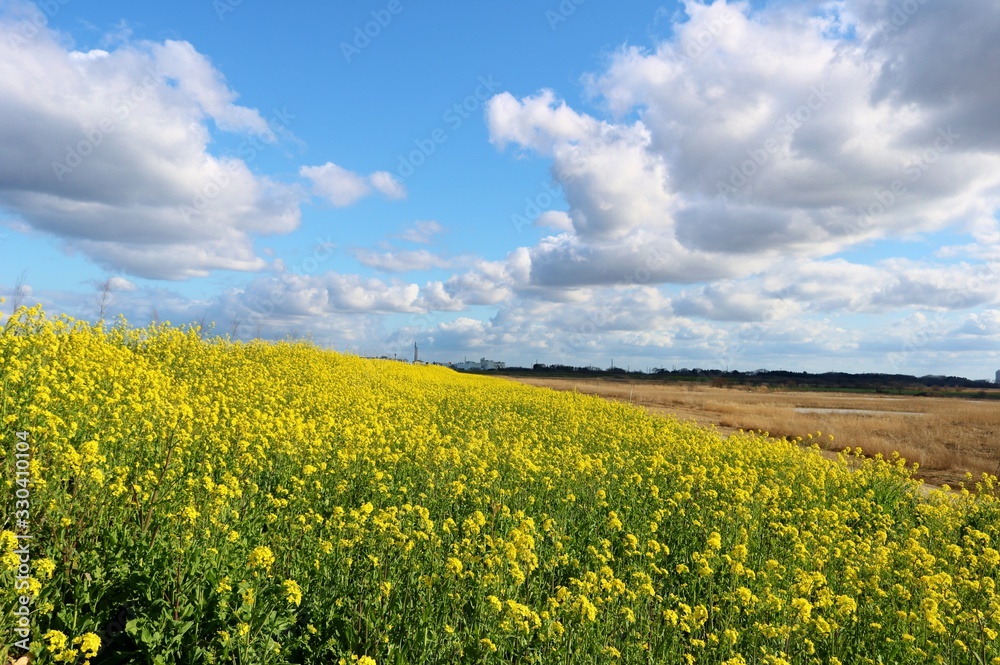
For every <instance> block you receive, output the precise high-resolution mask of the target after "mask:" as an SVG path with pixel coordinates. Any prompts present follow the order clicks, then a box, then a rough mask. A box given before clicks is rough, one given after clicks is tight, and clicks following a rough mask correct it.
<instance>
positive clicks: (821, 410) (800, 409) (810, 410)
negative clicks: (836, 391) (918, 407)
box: [795, 407, 927, 416]
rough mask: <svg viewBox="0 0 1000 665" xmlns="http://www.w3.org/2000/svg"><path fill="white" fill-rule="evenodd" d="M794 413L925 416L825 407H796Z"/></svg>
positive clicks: (909, 413) (908, 412)
mask: <svg viewBox="0 0 1000 665" xmlns="http://www.w3.org/2000/svg"><path fill="white" fill-rule="evenodd" d="M795 413H844V414H851V415H855V416H926V415H927V414H926V413H920V412H919V411H876V410H875V409H825V408H805V407H797V408H796V409H795Z"/></svg>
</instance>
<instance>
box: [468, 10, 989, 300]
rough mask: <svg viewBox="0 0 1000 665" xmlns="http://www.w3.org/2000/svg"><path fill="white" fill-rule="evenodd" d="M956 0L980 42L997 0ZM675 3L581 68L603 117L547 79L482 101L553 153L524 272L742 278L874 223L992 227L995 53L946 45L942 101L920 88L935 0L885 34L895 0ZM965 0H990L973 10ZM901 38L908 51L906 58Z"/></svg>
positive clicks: (885, 231)
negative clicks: (884, 0)
mask: <svg viewBox="0 0 1000 665" xmlns="http://www.w3.org/2000/svg"><path fill="white" fill-rule="evenodd" d="M960 4H961V5H962V9H961V12H960V14H961V16H962V17H963V18H962V21H960V24H961V25H962V26H963V28H964V29H965V30H967V32H968V33H969V34H967V35H966V36H965V37H963V38H962V39H963V40H965V39H968V40H972V41H973V42H974V43H975V44H977V45H979V44H988V43H991V37H990V34H991V33H990V26H991V25H992V21H993V18H992V16H993V15H994V14H996V12H993V11H990V10H989V9H988V8H987V7H986V4H987V3H985V2H984V1H983V0H978V1H975V2H974V1H973V0H962V2H961V3H960ZM855 5H857V6H855ZM685 7H686V11H687V14H688V16H689V20H688V21H687V22H684V23H681V24H678V25H676V26H675V37H674V38H672V39H671V40H667V41H663V42H660V43H659V44H657V45H656V48H655V49H654V50H652V51H644V50H642V49H640V48H637V47H626V48H623V49H622V50H620V51H619V52H618V53H616V54H615V55H614V56H613V57H612V58H611V60H610V63H609V65H608V66H607V68H606V69H605V70H604V71H602V72H598V73H597V74H595V75H592V76H590V77H588V78H587V87H588V90H589V92H590V93H591V95H592V96H593V99H594V100H595V101H596V102H597V103H598V104H599V105H600V106H603V107H604V108H605V109H607V111H608V112H609V113H610V114H611V117H610V118H609V119H606V120H602V119H599V118H598V117H595V116H593V115H588V114H585V113H583V112H580V111H577V110H574V109H572V108H570V107H569V106H568V105H567V104H566V103H565V102H563V101H561V100H560V99H559V98H558V97H557V96H556V95H555V93H553V92H552V91H550V90H543V91H541V92H540V93H538V94H537V95H532V96H528V97H524V98H522V99H517V98H515V97H513V96H512V95H510V94H509V93H502V94H500V95H497V96H495V97H494V98H493V99H492V100H490V102H489V104H488V106H487V122H488V126H489V130H490V138H491V141H492V142H493V143H494V144H495V145H496V146H498V147H499V148H501V149H502V148H504V147H506V146H508V145H513V146H515V147H517V148H518V149H520V150H521V151H529V152H535V153H537V154H539V155H541V156H543V157H546V158H548V159H550V160H551V163H552V175H553V178H554V180H555V181H556V183H557V184H559V185H561V186H562V189H563V193H564V197H565V199H566V201H567V203H568V204H569V210H568V211H567V213H565V214H566V217H560V218H558V220H557V223H558V224H559V225H560V229H559V230H561V231H563V234H562V235H560V236H557V237H556V238H554V239H553V238H546V239H544V240H543V241H542V242H541V243H539V244H538V245H537V246H535V247H533V248H530V250H529V252H528V255H529V256H530V258H531V266H530V270H529V272H530V281H531V284H533V285H536V286H549V287H558V288H569V287H573V286H588V285H596V284H600V283H603V284H614V283H617V282H619V281H620V280H621V279H622V275H623V274H624V275H629V274H632V273H634V272H636V271H637V270H642V269H643V268H644V267H645V268H646V269H647V270H646V271H647V272H648V273H649V280H650V282H651V283H667V282H675V283H691V282H699V281H711V280H717V279H741V278H748V277H750V276H752V275H756V274H768V273H770V272H771V271H774V272H779V271H780V270H782V269H783V266H784V265H786V264H787V262H788V261H789V260H790V259H793V260H794V259H803V260H807V259H815V258H821V257H825V256H830V255H832V254H835V253H837V252H839V251H842V250H844V249H847V248H850V247H852V246H854V245H856V244H858V243H861V242H865V241H870V240H873V239H878V238H903V237H908V236H912V235H913V234H915V233H920V232H925V231H936V230H940V229H944V228H948V227H956V228H966V229H975V230H976V232H977V233H978V234H980V235H983V236H990V237H992V236H993V235H995V234H996V228H997V226H996V224H997V223H996V219H995V218H994V217H993V215H994V212H995V211H996V210H997V207H998V205H1000V150H996V149H991V148H989V147H988V146H987V147H985V148H984V146H983V145H982V144H980V143H978V142H977V138H978V137H980V136H983V137H986V138H988V137H989V132H990V131H992V130H990V127H993V126H995V123H992V124H991V123H990V122H988V121H986V120H985V118H986V117H988V116H986V115H984V113H985V111H983V112H981V111H980V110H976V111H975V114H976V115H975V121H974V122H973V120H972V119H971V118H972V116H970V114H972V113H973V110H974V109H982V108H985V107H984V101H983V100H984V98H985V97H986V96H988V93H981V92H980V91H979V90H978V89H977V88H976V87H975V86H974V85H972V84H971V81H974V80H993V78H995V77H993V76H992V74H990V72H991V71H992V70H991V69H990V63H992V62H993V61H994V59H995V57H994V55H988V57H987V55H986V54H983V57H982V58H981V59H980V60H976V59H974V58H971V57H968V53H966V54H964V55H957V54H955V53H954V52H953V51H952V52H948V53H947V54H946V55H943V56H942V58H943V59H944V60H946V61H949V62H952V61H953V62H954V63H955V64H959V63H960V64H961V65H962V66H963V70H962V74H961V76H960V77H959V78H960V81H958V82H956V83H955V84H954V85H953V86H952V87H953V88H954V89H955V90H956V91H957V96H956V97H954V98H950V99H951V102H952V104H951V105H950V106H949V105H948V104H945V103H944V99H943V98H935V99H933V100H932V99H930V98H929V97H928V95H930V92H928V90H925V89H922V88H920V89H918V88H919V85H918V84H919V80H920V79H919V76H920V72H922V71H924V70H925V69H926V68H930V67H931V61H932V60H933V59H934V58H932V57H930V56H927V55H926V53H927V52H926V49H925V48H924V47H923V46H919V45H918V42H917V41H916V40H917V35H921V34H924V33H925V32H927V31H931V32H935V31H936V32H940V33H944V32H947V31H949V30H950V28H949V27H948V25H947V23H942V22H941V21H935V17H937V15H938V14H939V13H940V12H941V11H944V10H943V9H940V8H938V9H935V10H934V12H933V13H931V12H927V14H926V15H925V14H924V11H925V9H926V8H921V9H920V11H919V12H918V13H917V14H916V15H915V16H913V17H911V18H910V19H909V21H910V25H908V26H905V27H904V28H902V29H900V30H899V31H898V34H899V36H898V38H897V35H896V33H894V32H891V31H885V30H881V29H879V28H878V26H879V22H880V21H886V20H889V19H891V14H892V12H893V11H894V10H893V6H890V5H888V4H879V5H878V7H879V8H880V9H879V10H878V11H875V10H873V9H871V7H873V5H870V4H867V5H864V6H863V7H862V6H861V4H859V3H853V2H849V3H847V4H846V5H844V4H840V3H827V4H826V5H825V6H824V7H825V10H824V12H823V13H822V15H817V14H816V13H815V12H813V11H812V9H811V8H810V7H808V6H804V5H774V6H767V7H764V8H762V9H759V10H754V11H752V12H751V11H750V9H749V6H748V5H746V4H742V3H741V4H732V5H727V4H726V3H725V2H723V1H722V0H717V1H716V2H712V3H710V4H702V3H699V2H693V1H692V2H687V3H685ZM973 7H979V8H980V10H982V12H984V13H987V14H990V15H991V18H990V19H989V20H986V21H983V22H982V24H981V25H979V24H977V23H976V22H975V21H974V19H973V16H974V15H975V12H972V11H971V9H972V8H973ZM862 10H863V11H862ZM916 26H920V28H919V30H916V31H914V32H913V33H912V34H911V33H907V32H906V31H907V30H909V29H910V27H914V28H915V27H916ZM851 31H855V32H856V33H857V34H858V35H859V36H858V38H856V39H844V38H843V35H844V34H848V33H849V32H851ZM904 34H906V35H908V36H905V37H903V36H902V35H904ZM935 39H938V40H939V41H941V40H944V41H945V42H948V40H950V39H952V37H951V36H949V37H947V38H944V37H940V35H939V36H938V37H935ZM976 49H980V47H979V46H976V47H974V48H973V49H972V50H973V51H976ZM980 50H981V49H980ZM918 51H919V55H917V52H918ZM910 52H913V53H914V57H913V58H912V62H913V63H916V64H914V67H916V68H917V69H915V70H914V71H913V72H909V71H907V72H906V73H905V74H901V73H900V72H899V71H897V70H900V69H901V70H907V68H908V67H909V63H910V62H911V59H909V58H908V57H907V54H908V53H910ZM976 52H978V51H976ZM935 71H937V68H935ZM941 71H944V70H943V69H941ZM887 72H891V75H890V73H887ZM986 89H987V90H990V89H991V88H990V87H989V86H986ZM992 99H993V100H994V102H995V99H996V95H993V96H992ZM567 218H568V219H569V220H570V221H571V222H572V228H568V227H566V225H565V222H566V219H567ZM549 221H553V220H549V219H548V218H546V219H545V220H541V221H539V222H537V223H539V224H544V223H547V222H549ZM650 252H653V253H655V254H656V255H657V256H658V257H660V260H659V262H658V265H659V267H658V268H649V267H648V266H644V263H645V261H644V260H643V255H644V253H645V254H648V253H650ZM905 291H906V289H905V288H902V287H900V289H899V290H898V291H897V293H899V295H900V298H902V297H903V296H902V294H903V293H904V292H905ZM913 295H914V297H918V296H917V294H916V293H914V294H913Z"/></svg>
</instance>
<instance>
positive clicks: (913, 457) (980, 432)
mask: <svg viewBox="0 0 1000 665" xmlns="http://www.w3.org/2000/svg"><path fill="white" fill-rule="evenodd" d="M515 380H517V381H521V382H523V383H527V384H530V385H534V386H543V387H547V388H553V389H555V390H578V391H580V392H583V393H590V394H594V395H600V396H601V397H605V398H608V399H615V400H621V401H631V402H632V403H633V404H637V405H639V406H643V407H645V408H647V409H649V410H650V411H652V412H655V413H668V414H673V415H676V416H678V417H679V418H681V419H682V420H694V421H696V422H698V423H699V424H701V425H709V426H714V427H716V428H717V429H718V430H719V431H721V432H722V433H724V434H725V433H729V432H733V431H736V430H737V429H743V430H760V431H764V432H768V433H769V434H770V435H771V436H775V437H789V438H794V437H797V436H801V437H803V438H804V439H805V438H806V435H807V434H809V433H812V434H814V435H815V433H816V432H822V433H823V436H822V437H820V445H821V446H823V447H825V448H826V449H827V450H829V451H831V455H832V454H833V452H839V451H841V450H843V449H844V448H846V447H848V446H849V447H851V448H854V447H860V448H861V449H862V450H863V451H864V453H865V455H868V456H874V455H876V454H878V453H881V454H882V455H883V456H884V457H886V458H888V457H890V456H891V455H892V454H893V453H894V452H898V453H899V454H900V455H901V456H902V457H904V458H905V459H906V460H907V461H908V462H911V463H912V462H917V463H919V464H920V470H919V472H918V475H919V476H920V477H921V478H922V479H923V480H924V481H925V482H928V483H932V484H937V485H940V484H945V483H948V484H951V485H953V486H954V485H957V484H958V483H959V482H961V481H962V480H963V479H964V477H965V474H966V473H972V474H973V476H975V477H977V478H978V477H979V476H980V475H981V474H982V473H984V472H985V473H991V474H996V473H997V471H998V470H1000V405H998V404H997V403H996V402H994V401H985V400H983V401H977V400H971V399H955V398H943V397H892V396H880V395H855V394H845V393H818V392H796V391H786V390H774V389H770V390H769V389H766V388H755V389H746V388H714V387H710V386H705V385H700V384H687V385H678V384H655V383H634V384H632V383H628V382H624V381H614V380H605V379H580V380H576V379H542V378H520V377H518V378H517V379H515ZM800 408H822V409H830V408H833V409H863V410H868V411H877V412H879V413H875V414H854V413H799V412H797V411H796V409H800ZM830 434H832V435H833V437H834V440H833V441H830V440H829V439H828V435H830Z"/></svg>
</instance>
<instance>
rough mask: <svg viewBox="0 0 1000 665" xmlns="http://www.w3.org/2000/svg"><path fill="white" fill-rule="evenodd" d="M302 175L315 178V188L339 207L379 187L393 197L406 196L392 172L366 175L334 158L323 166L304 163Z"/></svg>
mask: <svg viewBox="0 0 1000 665" xmlns="http://www.w3.org/2000/svg"><path fill="white" fill-rule="evenodd" d="M299 175H300V176H302V177H303V178H307V179H308V180H310V181H311V182H312V192H313V194H315V195H317V196H321V197H323V198H325V199H327V200H328V201H330V203H332V204H333V205H335V206H337V207H345V206H349V205H352V204H354V203H356V202H357V201H359V200H361V199H362V198H364V197H366V196H368V195H370V194H371V193H372V189H375V190H377V191H378V192H380V193H381V194H382V195H383V196H385V197H386V198H389V199H397V200H398V199H403V198H406V188H405V187H404V186H403V183H401V182H399V181H398V180H397V179H396V178H395V177H394V176H393V175H392V174H390V173H388V172H386V171H376V172H375V173H373V174H371V175H370V176H362V175H359V174H357V173H355V172H353V171H349V170H347V169H345V168H344V167H342V166H337V165H336V164H334V163H333V162H327V163H326V164H323V165H322V166H303V167H302V168H300V169H299Z"/></svg>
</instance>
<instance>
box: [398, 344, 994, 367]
mask: <svg viewBox="0 0 1000 665" xmlns="http://www.w3.org/2000/svg"><path fill="white" fill-rule="evenodd" d="M417 358H418V356H417V343H416V342H414V343H413V364H414V365H416V364H417ZM998 374H1000V372H998Z"/></svg>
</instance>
